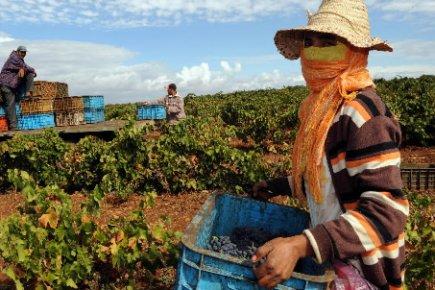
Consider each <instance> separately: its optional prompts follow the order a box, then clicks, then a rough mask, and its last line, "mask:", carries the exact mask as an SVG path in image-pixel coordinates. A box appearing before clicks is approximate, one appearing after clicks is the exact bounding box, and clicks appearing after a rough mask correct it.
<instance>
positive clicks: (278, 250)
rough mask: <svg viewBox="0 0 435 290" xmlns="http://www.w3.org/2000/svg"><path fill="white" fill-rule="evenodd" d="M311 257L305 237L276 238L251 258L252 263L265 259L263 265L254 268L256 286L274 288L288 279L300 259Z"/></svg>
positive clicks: (308, 243) (309, 246) (311, 251)
mask: <svg viewBox="0 0 435 290" xmlns="http://www.w3.org/2000/svg"><path fill="white" fill-rule="evenodd" d="M311 255H313V249H312V248H311V244H310V242H309V240H308V238H307V237H306V236H305V235H298V236H294V237H290V238H277V239H274V240H271V241H269V242H267V243H266V244H264V245H263V246H262V247H260V248H259V249H258V250H257V253H256V254H255V255H254V256H253V257H252V262H254V263H257V262H258V261H261V260H262V259H263V258H265V262H264V263H263V264H261V265H259V266H257V267H255V268H254V273H255V275H256V276H257V278H258V284H259V285H260V286H262V287H266V288H269V289H270V288H274V287H275V286H276V285H278V284H279V283H281V282H282V281H285V280H287V279H288V278H290V276H291V274H292V273H293V270H294V268H295V266H296V263H297V262H298V260H299V259H300V258H303V257H307V256H311Z"/></svg>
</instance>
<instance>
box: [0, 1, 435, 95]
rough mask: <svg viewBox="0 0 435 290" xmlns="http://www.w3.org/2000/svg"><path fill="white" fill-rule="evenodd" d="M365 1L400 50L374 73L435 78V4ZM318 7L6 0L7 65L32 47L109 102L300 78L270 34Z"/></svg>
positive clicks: (50, 76) (2, 21)
mask: <svg viewBox="0 0 435 290" xmlns="http://www.w3.org/2000/svg"><path fill="white" fill-rule="evenodd" d="M366 2H367V4H368V5H369V13H370V16H371V24H372V34H373V35H374V36H379V37H381V38H383V39H385V40H387V41H388V42H390V43H391V44H392V45H393V46H394V48H395V49H396V50H395V52H394V53H392V54H387V53H378V52H374V53H373V54H372V55H371V58H370V69H371V72H372V74H373V75H374V76H375V77H386V78H391V77H395V76H419V75H421V74H435V49H434V48H435V37H434V35H435V20H434V17H433V15H434V13H435V0H430V1H428V0H426V1H416V0H408V1H404V0H396V1H386V0H368V1H366ZM319 3H320V1H318V0H313V1H297V0H240V1H236V0H234V1H231V0H220V1H211V0H202V1H199V0H185V1H182V0H173V1H169V0H165V1H159V0H154V1H151V0H128V1H127V0H105V1H102V0H96V1H90V0H68V1H56V0H39V1H37V0H26V1H20V2H18V1H11V0H0V7H2V9H1V10H0V62H4V60H5V59H6V58H7V56H8V55H9V53H10V51H11V50H12V49H14V48H16V46H17V45H19V44H23V45H26V46H27V47H28V49H29V54H28V57H27V58H26V61H27V62H28V63H29V64H30V65H31V66H34V67H35V68H36V70H37V72H38V78H39V79H44V80H55V81H64V82H67V83H68V84H69V87H70V94H71V95H83V94H103V95H105V96H106V99H107V101H108V102H110V103H115V102H116V103H119V102H134V101H139V100H143V99H148V98H154V97H157V96H160V95H162V94H164V90H163V88H164V86H165V85H166V84H167V83H169V82H172V81H173V82H176V83H177V84H179V87H180V91H181V93H183V94H186V93H190V92H192V93H196V94H203V93H215V92H219V91H224V92H228V91H234V90H243V89H250V88H252V89H256V88H268V87H282V86H285V85H293V84H302V83H303V80H302V78H301V74H300V66H299V62H297V61H295V62H290V61H288V60H285V59H284V58H282V57H281V56H280V55H279V53H278V52H277V51H276V48H275V46H274V44H273V37H274V34H275V32H276V31H277V30H278V29H282V28H290V27H295V26H299V25H304V24H305V23H306V21H307V20H306V9H307V8H308V9H310V10H311V11H313V12H314V11H315V10H316V8H317V7H318V5H319Z"/></svg>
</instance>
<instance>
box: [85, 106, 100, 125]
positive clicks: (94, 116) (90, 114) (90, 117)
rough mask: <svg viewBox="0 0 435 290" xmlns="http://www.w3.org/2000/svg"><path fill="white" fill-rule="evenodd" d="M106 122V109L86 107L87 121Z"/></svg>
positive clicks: (87, 122) (93, 122) (91, 122)
mask: <svg viewBox="0 0 435 290" xmlns="http://www.w3.org/2000/svg"><path fill="white" fill-rule="evenodd" d="M100 122H104V109H99V110H93V109H86V108H85V123H86V124H95V123H100Z"/></svg>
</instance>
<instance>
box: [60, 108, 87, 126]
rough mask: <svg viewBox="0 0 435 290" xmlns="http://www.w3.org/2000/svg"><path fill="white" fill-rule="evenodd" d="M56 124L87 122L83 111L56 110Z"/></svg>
mask: <svg viewBox="0 0 435 290" xmlns="http://www.w3.org/2000/svg"><path fill="white" fill-rule="evenodd" d="M55 117H56V126H58V127H66V126H77V125H83V124H85V113H84V112H83V111H81V112H56V113H55Z"/></svg>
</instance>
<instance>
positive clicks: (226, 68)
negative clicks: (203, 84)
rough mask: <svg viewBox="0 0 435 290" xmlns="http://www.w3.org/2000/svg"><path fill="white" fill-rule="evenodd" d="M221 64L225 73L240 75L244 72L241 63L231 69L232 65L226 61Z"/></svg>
mask: <svg viewBox="0 0 435 290" xmlns="http://www.w3.org/2000/svg"><path fill="white" fill-rule="evenodd" d="M220 64H221V67H222V68H223V70H224V72H227V73H233V72H234V73H238V72H240V71H241V70H242V64H241V63H240V62H236V63H235V64H234V67H231V64H230V63H229V62H228V61H226V60H222V61H221V63H220Z"/></svg>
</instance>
